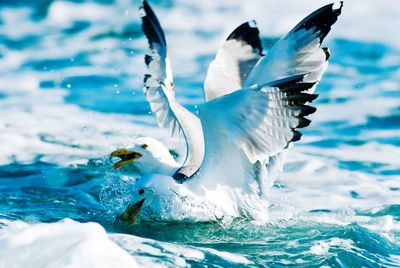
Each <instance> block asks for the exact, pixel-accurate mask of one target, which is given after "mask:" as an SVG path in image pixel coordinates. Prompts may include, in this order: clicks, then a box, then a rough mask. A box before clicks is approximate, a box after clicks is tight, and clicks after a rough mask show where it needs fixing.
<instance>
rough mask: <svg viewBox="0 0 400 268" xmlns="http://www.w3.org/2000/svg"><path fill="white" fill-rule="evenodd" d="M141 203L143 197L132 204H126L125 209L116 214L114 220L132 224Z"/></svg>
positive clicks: (137, 214)
mask: <svg viewBox="0 0 400 268" xmlns="http://www.w3.org/2000/svg"><path fill="white" fill-rule="evenodd" d="M143 203H144V198H142V199H140V200H139V201H137V202H136V203H135V204H133V205H131V204H128V206H127V207H126V209H125V211H124V212H123V213H122V214H120V215H118V216H117V218H116V219H115V222H127V223H129V224H133V223H134V222H135V221H136V219H137V217H138V216H139V213H140V210H141V209H142V206H143Z"/></svg>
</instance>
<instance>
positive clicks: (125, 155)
mask: <svg viewBox="0 0 400 268" xmlns="http://www.w3.org/2000/svg"><path fill="white" fill-rule="evenodd" d="M142 156H143V155H142V154H141V153H136V152H130V151H128V150H126V149H125V148H122V149H118V150H115V151H114V152H112V153H111V154H110V159H111V158H113V157H118V158H120V159H121V160H120V161H118V162H117V163H115V164H114V165H113V168H120V167H121V166H123V165H126V164H129V163H132V162H133V161H134V160H135V159H139V158H141V157H142Z"/></svg>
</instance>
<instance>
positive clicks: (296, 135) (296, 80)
mask: <svg viewBox="0 0 400 268" xmlns="http://www.w3.org/2000/svg"><path fill="white" fill-rule="evenodd" d="M306 75H307V74H301V75H295V76H291V77H287V78H283V79H280V80H277V81H273V82H271V83H269V84H267V86H270V87H276V88H278V89H279V91H280V92H283V93H284V97H282V98H281V100H282V101H286V102H287V103H286V104H284V106H286V108H288V109H290V110H294V111H299V114H298V115H297V116H296V117H295V118H297V120H298V124H297V126H296V127H295V128H292V129H291V130H292V132H293V137H292V139H291V140H290V141H288V143H287V144H286V147H285V148H287V147H288V146H289V144H290V143H291V142H295V141H298V140H300V138H301V133H300V132H299V131H297V130H296V129H298V128H304V127H307V126H309V125H310V123H311V120H309V119H307V118H305V116H307V115H310V114H313V113H314V112H315V111H316V110H317V109H316V108H315V107H312V106H309V105H306V103H310V102H312V101H313V100H315V99H316V98H317V97H318V95H317V94H310V93H307V91H308V90H310V89H311V88H312V87H313V86H314V85H315V83H307V82H303V80H304V78H305V76H306Z"/></svg>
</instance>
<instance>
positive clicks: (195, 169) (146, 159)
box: [111, 1, 343, 224]
mask: <svg viewBox="0 0 400 268" xmlns="http://www.w3.org/2000/svg"><path fill="white" fill-rule="evenodd" d="M342 7H343V2H339V4H336V3H335V4H329V5H326V6H323V7H321V8H320V9H318V10H316V11H314V12H313V13H311V14H310V15H309V16H307V17H306V18H305V19H303V20H302V21H301V22H300V23H298V24H297V25H296V26H295V27H294V28H293V29H292V30H291V31H290V32H288V33H287V34H286V35H285V36H283V37H282V38H280V39H279V40H278V41H277V42H276V44H275V45H274V46H273V47H272V48H271V50H270V51H269V52H268V53H267V54H266V55H265V54H263V49H262V45H261V40H260V38H259V30H258V28H257V26H256V24H255V22H254V21H249V22H246V23H243V24H242V25H240V26H239V27H237V28H236V29H235V30H234V31H233V32H232V33H231V34H230V35H229V36H228V38H227V39H226V40H225V42H224V43H223V45H222V47H221V48H220V49H219V51H218V53H217V54H216V56H215V59H214V60H213V61H212V62H211V64H210V66H209V68H208V71H207V76H206V79H205V82H204V91H205V102H204V103H202V104H200V105H199V106H198V114H197V115H196V114H194V113H192V112H190V111H189V110H187V109H186V108H185V107H184V106H182V105H181V104H180V103H179V102H178V101H177V100H176V98H175V87H174V83H173V76H172V68H171V63H170V60H169V57H168V54H167V42H166V38H165V35H164V32H163V30H162V28H161V25H160V22H159V20H158V19H157V17H156V15H155V13H154V11H153V10H152V9H151V7H150V5H149V4H148V3H147V1H143V4H142V6H141V7H140V11H141V17H142V28H143V31H144V33H145V35H146V37H147V39H148V41H149V46H150V50H151V54H150V55H146V56H145V63H146V65H147V68H148V74H146V75H145V78H144V83H145V87H144V93H145V97H146V99H147V101H148V102H149V104H150V108H151V110H152V112H153V113H154V114H155V115H156V117H157V119H158V124H159V125H160V126H162V127H163V126H169V127H170V129H171V133H175V132H177V131H178V130H180V131H181V133H182V134H183V136H184V138H185V141H186V158H185V160H184V161H183V164H181V165H179V164H178V163H176V161H175V160H174V159H173V157H172V156H171V155H170V154H169V151H168V149H167V148H166V147H165V146H164V145H163V144H162V143H160V142H159V141H157V140H155V139H151V138H146V139H145V140H143V139H142V140H141V141H140V140H139V141H137V142H136V144H135V145H134V146H133V147H131V148H127V149H125V148H123V149H119V150H116V151H114V152H112V153H111V156H113V157H119V158H120V159H121V160H120V161H119V162H117V163H116V164H114V167H116V168H118V167H121V166H123V165H131V164H135V165H140V166H141V167H142V168H143V169H144V170H145V171H146V172H144V175H143V176H142V177H140V178H139V179H137V181H136V183H135V185H134V186H133V187H134V188H135V189H134V191H133V192H134V193H135V194H134V196H132V197H131V201H130V203H129V204H128V206H127V208H126V209H125V211H124V212H123V213H122V214H120V215H119V216H118V217H117V220H120V221H124V222H128V223H130V224H133V223H134V222H135V221H136V219H137V218H138V217H139V213H140V219H141V220H143V221H146V220H149V221H188V222H193V221H221V220H227V219H233V218H237V217H241V218H247V219H252V220H256V221H263V222H265V221H267V219H268V205H269V204H268V189H269V187H270V185H271V184H272V179H271V177H272V174H273V172H274V170H276V168H277V167H279V168H280V167H281V166H282V162H283V159H284V155H285V152H286V151H287V148H288V147H289V146H290V145H291V143H293V142H295V141H298V140H300V137H301V133H300V132H299V129H300V128H304V127H307V126H308V125H309V124H310V123H311V121H310V120H309V119H307V118H306V116H308V115H310V114H312V113H314V112H315V111H316V108H315V107H313V106H311V105H310V103H311V102H312V101H313V100H314V99H316V97H317V96H318V95H316V94H314V93H313V92H314V91H315V87H316V85H317V84H318V82H319V81H320V79H321V77H322V75H323V73H324V72H325V71H326V68H327V66H328V59H329V56H330V54H329V50H328V49H327V48H325V47H321V43H322V42H323V40H324V38H325V37H326V36H327V34H328V33H329V31H330V29H331V26H332V25H333V24H334V23H335V22H336V21H337V19H338V16H339V15H340V13H341V9H342ZM279 168H278V169H279Z"/></svg>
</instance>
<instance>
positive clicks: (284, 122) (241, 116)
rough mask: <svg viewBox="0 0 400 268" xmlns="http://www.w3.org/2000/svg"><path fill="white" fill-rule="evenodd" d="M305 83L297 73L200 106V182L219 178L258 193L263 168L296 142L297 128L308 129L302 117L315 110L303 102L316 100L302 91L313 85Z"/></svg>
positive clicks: (231, 184) (226, 183)
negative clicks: (201, 131)
mask: <svg viewBox="0 0 400 268" xmlns="http://www.w3.org/2000/svg"><path fill="white" fill-rule="evenodd" d="M304 80H306V76H304V75H297V76H293V77H290V78H285V79H282V80H279V81H275V82H272V83H270V84H267V85H263V86H259V87H257V88H250V89H242V90H238V91H235V92H233V93H231V94H228V95H225V96H223V97H220V98H218V99H216V100H212V101H209V102H207V103H205V104H202V105H201V106H200V109H199V115H200V119H201V122H202V126H203V130H204V138H205V148H206V150H205V152H206V154H205V156H204V161H203V164H202V166H201V170H200V172H201V174H202V180H203V182H202V183H204V184H207V183H208V181H210V182H211V181H214V183H215V180H218V182H219V183H220V184H221V185H224V184H225V185H229V186H230V187H237V188H241V189H247V191H252V192H256V193H259V194H260V195H261V194H262V191H264V190H265V189H266V188H267V187H266V186H265V185H267V184H268V182H267V178H266V177H265V176H263V175H262V174H260V172H261V173H263V172H264V173H265V169H264V168H265V164H267V163H268V162H269V161H270V160H271V159H272V158H270V157H274V156H276V155H277V154H278V153H280V152H282V151H283V150H284V149H285V148H286V147H287V146H288V145H289V144H290V143H291V142H295V141H297V140H299V139H300V137H301V133H300V132H299V131H298V129H300V128H303V127H306V126H308V125H309V124H310V122H311V121H310V120H308V119H307V118H306V116H307V115H309V114H312V113H314V112H315V111H316V108H314V107H312V106H309V105H307V104H306V103H309V102H311V101H312V100H314V99H315V98H316V97H317V95H314V94H309V93H307V91H308V90H309V89H310V88H311V87H313V86H314V83H307V82H304ZM263 170H264V171H263ZM210 178H211V179H210ZM254 184H256V185H257V186H256V187H254ZM251 185H253V186H251ZM263 185H264V186H263ZM249 187H250V188H251V189H249Z"/></svg>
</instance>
